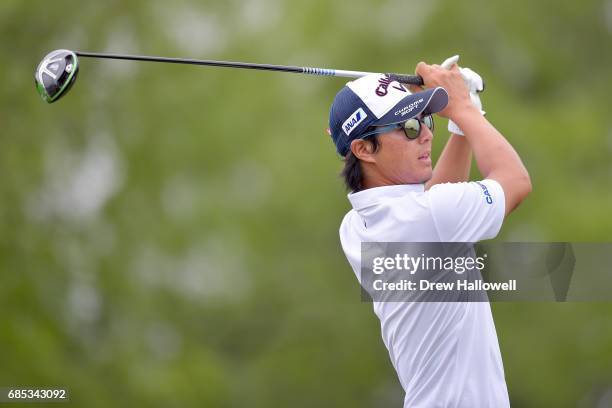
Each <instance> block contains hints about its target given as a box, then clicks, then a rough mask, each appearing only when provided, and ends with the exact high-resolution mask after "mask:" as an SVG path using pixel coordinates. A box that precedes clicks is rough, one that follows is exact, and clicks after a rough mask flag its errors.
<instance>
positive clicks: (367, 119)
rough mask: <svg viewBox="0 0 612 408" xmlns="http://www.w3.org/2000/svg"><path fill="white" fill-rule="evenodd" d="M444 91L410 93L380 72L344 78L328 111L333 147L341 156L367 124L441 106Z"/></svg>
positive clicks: (396, 119)
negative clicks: (356, 77)
mask: <svg viewBox="0 0 612 408" xmlns="http://www.w3.org/2000/svg"><path fill="white" fill-rule="evenodd" d="M447 103H448V94H447V93H446V91H445V90H444V88H440V87H438V88H432V89H428V90H426V91H423V92H417V93H414V94H413V93H411V92H410V91H409V90H408V89H407V88H406V87H405V86H404V85H402V84H400V83H399V82H395V81H391V80H390V79H389V78H388V77H387V76H386V75H384V74H372V75H367V76H364V77H361V78H359V79H356V80H354V81H351V82H348V83H347V84H346V86H345V87H344V88H342V89H341V90H340V92H338V93H337V94H336V97H335V98H334V102H333V104H332V106H331V109H330V112H329V128H330V131H331V136H332V139H333V140H334V143H335V145H336V150H337V151H338V153H339V154H340V155H342V156H346V154H347V153H348V152H349V150H350V146H351V141H353V140H355V139H359V137H360V135H361V134H363V133H365V131H366V129H368V128H369V127H370V126H382V125H390V124H392V123H399V122H403V121H406V120H408V119H411V118H414V117H415V116H417V115H419V114H421V113H424V114H425V115H430V114H432V113H436V112H439V111H441V110H442V109H444V107H446V104H447Z"/></svg>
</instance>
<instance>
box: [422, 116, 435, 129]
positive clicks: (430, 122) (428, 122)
mask: <svg viewBox="0 0 612 408" xmlns="http://www.w3.org/2000/svg"><path fill="white" fill-rule="evenodd" d="M423 123H425V126H427V127H428V128H429V130H433V129H434V120H433V116H431V115H428V116H425V117H424V118H423Z"/></svg>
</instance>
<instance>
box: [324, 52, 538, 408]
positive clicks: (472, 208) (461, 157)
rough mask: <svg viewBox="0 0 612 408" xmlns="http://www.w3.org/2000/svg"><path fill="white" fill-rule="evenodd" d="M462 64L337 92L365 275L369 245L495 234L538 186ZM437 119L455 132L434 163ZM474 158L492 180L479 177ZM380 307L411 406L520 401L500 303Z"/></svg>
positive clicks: (344, 233)
mask: <svg viewBox="0 0 612 408" xmlns="http://www.w3.org/2000/svg"><path fill="white" fill-rule="evenodd" d="M462 70H463V68H462V69H461V70H460V68H459V67H458V66H457V65H456V64H454V65H452V67H451V68H450V69H447V68H446V67H442V66H439V65H428V64H426V63H423V62H420V63H419V64H418V65H417V67H416V73H417V74H418V75H420V76H421V77H423V80H424V83H425V87H424V89H414V88H411V89H410V90H409V89H407V88H406V87H405V86H403V85H401V84H399V83H397V82H392V81H390V80H389V79H388V78H387V77H386V76H385V75H382V74H373V75H369V76H366V77H362V78H359V79H357V80H355V81H352V82H349V83H348V84H347V85H346V86H345V87H344V88H343V89H341V90H340V92H338V94H337V95H336V97H335V99H334V102H333V104H332V106H331V110H330V123H329V124H330V133H331V135H332V138H333V141H334V144H335V145H336V150H337V152H338V153H339V154H340V155H341V156H342V157H344V169H343V172H342V175H343V176H344V180H345V182H346V185H347V187H348V189H349V190H350V193H349V194H348V199H349V201H350V203H351V205H352V207H353V208H352V209H351V210H350V211H349V212H348V213H347V214H346V216H345V217H344V219H343V220H342V224H341V227H340V240H341V243H342V248H343V249H344V252H345V254H346V257H347V258H348V261H349V263H350V264H351V266H352V268H353V270H354V272H355V274H356V275H357V278H358V279H360V268H361V243H362V242H477V241H480V240H485V239H490V238H493V237H495V236H496V235H497V234H498V232H499V230H500V228H501V226H502V223H503V220H504V217H506V216H507V215H508V214H509V213H510V212H512V211H513V210H514V209H515V208H516V207H517V206H518V205H519V204H520V203H521V201H523V200H524V199H525V197H526V196H527V195H528V194H529V193H530V191H531V181H530V178H529V174H528V173H527V170H526V169H525V167H524V166H523V164H522V162H521V159H520V158H519V156H518V154H517V153H516V151H515V150H514V148H513V147H512V146H511V145H510V143H509V142H508V141H507V140H506V139H505V138H504V136H503V135H501V134H500V133H499V132H498V131H497V130H496V129H495V127H493V126H492V125H491V124H490V123H489V122H488V121H487V119H485V117H484V116H483V112H482V111H481V106H480V103H479V100H478V101H477V102H478V103H475V101H474V99H478V98H477V96H476V94H475V93H474V90H473V89H472V92H471V94H470V89H468V85H467V84H466V81H465V80H464V75H462V72H463V71H462ZM471 72H473V71H471ZM410 91H418V92H414V93H411V92H410ZM434 114H437V115H438V116H441V117H443V118H448V119H449V130H452V132H451V135H450V138H449V139H448V141H447V143H446V146H445V147H444V149H443V151H442V153H441V155H440V157H439V158H438V160H437V163H436V165H435V167H434V168H432V159H431V148H432V141H433V137H434V135H433V128H434V127H433V122H434V121H433V116H432V115H434ZM472 155H473V156H474V159H475V161H476V163H477V165H478V169H479V170H480V173H481V174H482V176H483V178H484V179H483V180H480V181H475V182H468V177H469V172H470V166H471V160H472ZM373 306H374V312H375V313H376V315H377V316H378V318H379V319H380V324H381V331H382V338H383V341H384V343H385V346H386V347H387V349H388V351H389V356H390V358H391V362H392V364H393V367H394V368H395V370H396V372H397V375H398V377H399V381H400V383H401V385H402V387H403V388H404V391H405V392H406V395H405V398H404V407H410V408H416V407H425V408H430V407H466V408H478V407H493V408H500V407H508V406H509V405H510V404H509V398H508V391H507V387H506V382H505V378H504V368H503V363H502V359H501V353H500V350H499V345H498V341H497V334H496V332H495V326H494V323H493V317H492V314H491V308H490V305H489V303H488V302H446V303H443V302H436V303H424V302H423V303H414V302H374V303H373Z"/></svg>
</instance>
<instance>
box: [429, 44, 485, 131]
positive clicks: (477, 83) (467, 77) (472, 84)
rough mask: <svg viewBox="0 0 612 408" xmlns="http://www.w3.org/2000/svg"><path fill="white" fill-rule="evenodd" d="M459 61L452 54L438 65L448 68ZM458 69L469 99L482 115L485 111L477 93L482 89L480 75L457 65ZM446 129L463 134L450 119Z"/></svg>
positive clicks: (482, 84) (482, 83) (457, 57)
mask: <svg viewBox="0 0 612 408" xmlns="http://www.w3.org/2000/svg"><path fill="white" fill-rule="evenodd" d="M458 61H459V56H458V55H454V56H452V57H450V58H448V59H446V60H445V61H444V62H443V63H442V64H440V66H441V67H442V68H446V69H450V68H451V67H452V66H453V64H456V63H457V62H458ZM459 71H461V75H462V76H463V80H464V81H465V84H466V85H467V87H468V90H469V91H470V99H471V100H472V104H474V106H476V107H477V108H478V110H479V111H480V113H482V114H483V115H484V114H485V111H483V110H482V102H480V96H479V93H480V92H482V91H483V90H484V82H483V80H482V77H481V76H480V75H478V74H477V73H476V72H474V71H473V70H471V69H469V68H461V67H459ZM448 131H449V132H451V133H454V134H456V135H460V136H463V132H462V131H461V129H459V126H457V124H456V123H455V122H453V121H452V120H450V119H449V120H448Z"/></svg>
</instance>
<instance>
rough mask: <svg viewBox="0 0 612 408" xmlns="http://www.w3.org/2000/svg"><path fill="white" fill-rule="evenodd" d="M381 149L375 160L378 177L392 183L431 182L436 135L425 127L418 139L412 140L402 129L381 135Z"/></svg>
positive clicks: (376, 153) (374, 156) (375, 155)
mask: <svg viewBox="0 0 612 408" xmlns="http://www.w3.org/2000/svg"><path fill="white" fill-rule="evenodd" d="M378 140H379V142H380V143H379V148H378V150H377V151H376V152H375V153H374V154H373V155H372V158H373V160H374V163H375V167H376V169H377V173H379V176H380V177H381V178H382V179H383V180H384V181H386V182H388V183H390V184H418V183H424V182H426V181H428V180H429V179H431V176H432V162H431V145H432V140H433V134H432V132H431V130H429V128H427V126H424V125H422V126H421V131H420V133H419V136H418V137H417V138H416V139H413V140H410V139H408V138H407V137H406V135H405V134H404V131H403V130H402V129H394V130H392V131H390V132H387V133H382V134H380V135H379V136H378Z"/></svg>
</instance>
